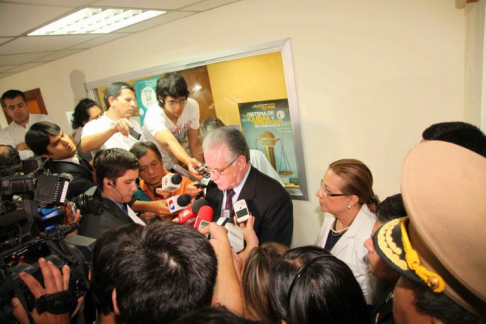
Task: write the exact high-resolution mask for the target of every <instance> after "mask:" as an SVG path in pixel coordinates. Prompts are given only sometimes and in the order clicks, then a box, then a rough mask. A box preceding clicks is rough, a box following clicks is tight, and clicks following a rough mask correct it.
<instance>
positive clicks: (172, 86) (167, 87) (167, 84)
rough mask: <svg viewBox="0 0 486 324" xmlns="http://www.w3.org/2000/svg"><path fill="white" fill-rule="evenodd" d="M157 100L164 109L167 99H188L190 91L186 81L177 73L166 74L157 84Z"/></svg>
mask: <svg viewBox="0 0 486 324" xmlns="http://www.w3.org/2000/svg"><path fill="white" fill-rule="evenodd" d="M156 93H157V100H158V101H159V105H160V106H161V107H162V108H163V107H164V104H165V102H164V100H165V97H167V96H171V97H173V98H177V97H184V98H186V99H187V97H188V96H189V90H187V83H186V80H185V79H184V77H183V76H182V75H180V74H179V73H177V72H170V73H166V74H164V75H163V76H162V77H161V78H160V79H159V82H157V89H156Z"/></svg>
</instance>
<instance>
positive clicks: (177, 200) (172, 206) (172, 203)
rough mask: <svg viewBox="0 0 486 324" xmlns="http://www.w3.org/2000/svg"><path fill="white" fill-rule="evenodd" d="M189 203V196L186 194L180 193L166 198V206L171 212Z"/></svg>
mask: <svg viewBox="0 0 486 324" xmlns="http://www.w3.org/2000/svg"><path fill="white" fill-rule="evenodd" d="M190 203H191V196H189V195H188V194H182V195H179V196H174V197H170V198H169V199H167V206H168V207H169V210H170V212H171V213H175V212H178V211H180V210H183V209H184V208H186V207H187V206H188V205H189V204H190Z"/></svg>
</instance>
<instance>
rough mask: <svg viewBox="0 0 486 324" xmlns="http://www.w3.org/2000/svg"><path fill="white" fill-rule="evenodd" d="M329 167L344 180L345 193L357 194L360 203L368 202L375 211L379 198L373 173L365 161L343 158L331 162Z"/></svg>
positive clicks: (343, 189) (343, 190)
mask: <svg viewBox="0 0 486 324" xmlns="http://www.w3.org/2000/svg"><path fill="white" fill-rule="evenodd" d="M329 169H330V170H332V171H333V172H334V173H335V174H336V175H338V176H340V177H341V178H342V179H343V180H344V181H343V185H342V188H340V189H341V190H342V192H343V193H345V194H347V195H356V196H357V197H358V198H359V204H360V205H363V204H367V205H368V207H370V210H371V211H372V212H374V211H375V209H376V207H375V206H377V205H378V200H377V198H376V197H375V194H374V193H373V175H372V174H371V171H370V169H369V168H368V167H367V166H366V165H365V164H364V163H363V162H361V161H359V160H355V159H342V160H338V161H335V162H333V163H331V164H330V165H329ZM373 205H374V206H373Z"/></svg>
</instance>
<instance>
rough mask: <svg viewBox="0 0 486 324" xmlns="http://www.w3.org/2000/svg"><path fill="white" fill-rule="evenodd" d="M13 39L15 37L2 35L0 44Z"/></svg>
mask: <svg viewBox="0 0 486 324" xmlns="http://www.w3.org/2000/svg"><path fill="white" fill-rule="evenodd" d="M11 39H13V38H12V37H0V44H3V43H6V42H8V41H9V40H11Z"/></svg>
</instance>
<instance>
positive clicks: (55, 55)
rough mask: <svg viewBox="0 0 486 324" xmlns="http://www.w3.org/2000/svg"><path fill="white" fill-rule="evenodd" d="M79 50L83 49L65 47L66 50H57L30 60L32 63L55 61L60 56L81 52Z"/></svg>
mask: <svg viewBox="0 0 486 324" xmlns="http://www.w3.org/2000/svg"><path fill="white" fill-rule="evenodd" d="M81 51H83V49H67V50H63V51H59V52H55V53H52V54H49V55H46V56H43V57H41V58H38V59H37V60H34V61H32V63H36V62H50V61H55V60H58V59H60V58H63V57H66V56H69V55H72V54H76V53H78V52H81Z"/></svg>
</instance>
